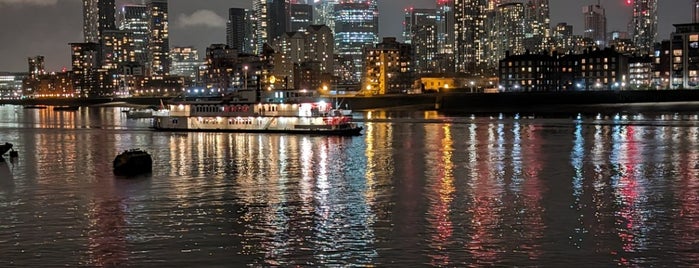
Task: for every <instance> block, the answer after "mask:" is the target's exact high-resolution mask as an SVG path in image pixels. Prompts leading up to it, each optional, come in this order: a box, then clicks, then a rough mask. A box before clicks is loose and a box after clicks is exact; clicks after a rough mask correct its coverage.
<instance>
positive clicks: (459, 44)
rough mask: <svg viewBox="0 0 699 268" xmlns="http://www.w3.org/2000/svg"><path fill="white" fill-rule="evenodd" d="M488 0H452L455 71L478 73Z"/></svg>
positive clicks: (481, 61)
mask: <svg viewBox="0 0 699 268" xmlns="http://www.w3.org/2000/svg"><path fill="white" fill-rule="evenodd" d="M487 4H488V0H454V37H455V39H454V55H455V65H456V71H457V72H463V73H469V74H477V73H480V71H481V68H482V64H483V63H484V56H485V45H484V44H483V42H484V39H485V28H484V22H485V19H486V13H485V9H486V7H487Z"/></svg>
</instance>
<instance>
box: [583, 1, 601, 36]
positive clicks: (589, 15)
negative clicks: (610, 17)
mask: <svg viewBox="0 0 699 268" xmlns="http://www.w3.org/2000/svg"><path fill="white" fill-rule="evenodd" d="M582 12H583V17H584V18H585V32H584V33H583V37H584V38H589V39H590V40H592V41H593V42H595V44H597V46H599V47H605V46H606V45H607V16H606V14H605V12H604V8H602V6H601V5H600V4H599V1H598V2H597V4H596V5H589V6H585V7H583V11H582Z"/></svg>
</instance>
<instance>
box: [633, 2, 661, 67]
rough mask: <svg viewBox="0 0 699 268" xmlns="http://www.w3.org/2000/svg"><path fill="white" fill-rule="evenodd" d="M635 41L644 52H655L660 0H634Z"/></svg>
mask: <svg viewBox="0 0 699 268" xmlns="http://www.w3.org/2000/svg"><path fill="white" fill-rule="evenodd" d="M632 25H633V43H634V45H636V47H637V48H638V50H639V52H641V53H642V54H651V53H653V44H654V43H655V38H656V36H657V35H658V0H634V1H633V17H632Z"/></svg>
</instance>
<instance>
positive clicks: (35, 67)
mask: <svg viewBox="0 0 699 268" xmlns="http://www.w3.org/2000/svg"><path fill="white" fill-rule="evenodd" d="M27 62H28V63H29V77H30V78H36V77H38V76H40V75H43V74H45V73H46V68H45V67H44V56H36V57H29V58H27Z"/></svg>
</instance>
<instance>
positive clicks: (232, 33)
mask: <svg viewBox="0 0 699 268" xmlns="http://www.w3.org/2000/svg"><path fill="white" fill-rule="evenodd" d="M248 13H249V11H248V10H247V9H243V8H230V9H228V22H227V24H226V44H227V45H228V46H229V47H230V48H232V49H236V50H238V51H239V52H245V51H246V48H245V47H246V42H245V39H246V32H247V31H246V27H247V24H248V20H247V18H248Z"/></svg>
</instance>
